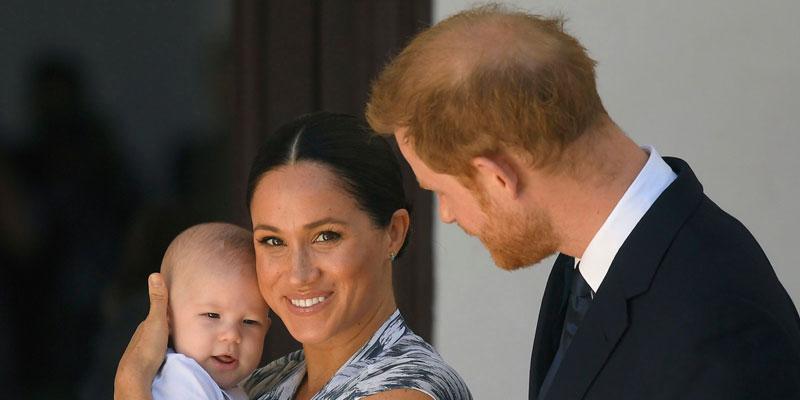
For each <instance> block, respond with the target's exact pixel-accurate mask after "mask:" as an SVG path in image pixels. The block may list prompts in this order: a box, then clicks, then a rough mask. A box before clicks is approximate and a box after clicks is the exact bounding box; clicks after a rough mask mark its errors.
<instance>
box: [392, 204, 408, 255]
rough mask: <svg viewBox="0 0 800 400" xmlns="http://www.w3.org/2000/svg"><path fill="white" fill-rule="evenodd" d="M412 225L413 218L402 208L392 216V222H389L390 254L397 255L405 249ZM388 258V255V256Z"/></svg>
mask: <svg viewBox="0 0 800 400" xmlns="http://www.w3.org/2000/svg"><path fill="white" fill-rule="evenodd" d="M410 224H411V217H410V216H409V215H408V210H406V209H405V208H401V209H399V210H397V211H395V212H394V214H392V220H391V222H389V229H388V235H389V252H391V253H393V254H395V255H396V254H397V253H398V252H399V251H400V248H402V247H403V242H404V241H405V240H406V235H408V227H409V225H410ZM387 257H388V255H387Z"/></svg>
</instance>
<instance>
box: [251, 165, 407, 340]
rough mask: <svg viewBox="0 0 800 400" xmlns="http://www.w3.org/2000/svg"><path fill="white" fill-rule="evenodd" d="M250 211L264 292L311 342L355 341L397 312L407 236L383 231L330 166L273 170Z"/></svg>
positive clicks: (293, 330) (296, 335) (290, 324)
mask: <svg viewBox="0 0 800 400" xmlns="http://www.w3.org/2000/svg"><path fill="white" fill-rule="evenodd" d="M250 213H251V216H252V220H253V240H254V243H255V248H256V265H257V271H258V283H259V288H260V290H261V294H262V295H263V296H264V299H265V300H266V301H267V303H269V305H270V306H271V307H272V309H273V311H275V313H276V314H278V316H279V317H280V318H281V320H283V322H284V323H285V324H286V327H287V328H288V329H289V332H290V333H291V334H292V336H293V337H294V338H295V339H297V340H298V341H300V342H301V343H303V344H304V345H308V344H336V343H339V342H348V341H350V340H354V339H356V338H358V337H359V336H360V335H363V332H362V331H363V330H364V329H365V328H366V327H367V326H369V325H371V323H372V322H374V320H375V319H376V318H385V317H386V316H388V315H383V314H385V313H387V310H388V313H391V312H392V311H393V310H394V309H395V303H394V295H393V293H392V281H391V265H390V264H391V263H390V261H389V253H390V252H391V251H397V249H398V248H399V247H400V243H402V237H401V238H399V242H398V239H397V236H398V234H396V233H393V232H398V231H397V230H396V229H392V228H391V227H390V228H386V229H383V228H379V227H376V226H375V225H374V224H373V222H372V220H371V219H370V218H369V216H368V215H367V214H366V213H365V212H364V211H362V210H361V209H359V208H358V205H357V203H356V201H355V199H354V198H353V197H352V196H351V195H350V194H349V193H347V192H346V191H345V189H343V187H342V184H341V183H340V181H339V179H338V178H337V177H336V176H335V175H334V174H333V173H332V172H331V170H330V169H329V168H327V167H324V166H322V165H321V164H317V163H311V162H300V163H297V164H295V165H288V166H283V167H280V168H278V169H275V170H272V171H270V172H268V173H266V174H265V175H264V176H263V177H262V178H261V180H260V181H259V183H258V185H257V186H256V189H255V191H254V193H253V198H252V201H251V205H250ZM406 221H407V219H406ZM401 231H402V236H404V235H405V227H403V229H402V230H401ZM382 322H383V320H381V321H379V323H382ZM368 333H369V334H371V332H368ZM337 339H338V340H337Z"/></svg>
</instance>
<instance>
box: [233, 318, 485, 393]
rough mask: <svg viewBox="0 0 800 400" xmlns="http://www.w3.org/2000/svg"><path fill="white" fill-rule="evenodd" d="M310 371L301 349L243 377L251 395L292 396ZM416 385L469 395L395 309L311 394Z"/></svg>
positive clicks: (421, 388)
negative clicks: (328, 379)
mask: <svg viewBox="0 0 800 400" xmlns="http://www.w3.org/2000/svg"><path fill="white" fill-rule="evenodd" d="M305 374H306V363H305V357H304V355H303V351H302V350H298V351H296V352H293V353H290V354H289V355H287V356H285V357H283V358H279V359H277V360H275V361H273V362H271V363H270V364H268V365H266V366H265V367H262V368H260V369H257V370H256V371H255V372H253V374H252V375H251V376H250V377H249V378H248V379H247V381H246V382H245V383H244V389H245V391H246V392H247V395H248V397H249V398H250V399H257V400H290V399H292V398H293V397H294V394H295V392H296V391H297V388H298V387H299V386H300V383H301V382H302V381H303V378H304V377H305ZM393 389H414V390H418V391H421V392H423V393H425V394H427V395H429V396H430V397H431V398H432V399H434V400H471V399H472V395H471V394H470V392H469V389H467V385H466V384H465V383H464V380H463V379H461V377H460V376H459V375H458V373H456V371H455V370H454V369H453V368H451V367H450V366H449V365H447V363H445V362H444V360H442V357H441V356H440V355H439V354H438V353H437V352H436V350H434V349H433V347H431V345H429V344H428V343H426V342H425V341H424V340H422V338H420V337H419V336H417V335H415V334H414V333H413V332H411V329H409V328H408V326H406V323H405V321H404V320H403V317H402V316H401V315H400V311H397V310H396V311H395V312H394V313H393V314H392V315H391V316H390V317H389V319H388V320H386V322H384V323H383V325H382V326H381V327H380V328H378V330H377V331H376V332H375V334H374V335H373V336H372V338H371V339H370V340H369V341H368V342H367V343H366V344H365V345H364V346H362V347H361V349H359V350H358V351H357V352H356V353H355V354H353V356H352V357H350V359H349V360H348V361H347V362H346V363H345V364H344V365H342V367H341V368H339V371H337V372H336V374H334V376H333V377H332V378H331V380H330V381H328V383H327V384H326V385H325V386H324V387H323V388H322V390H320V391H319V392H318V393H317V394H316V395H315V396H314V397H313V398H312V400H345V399H347V400H350V399H360V398H362V397H365V396H370V395H373V394H377V393H380V392H384V391H387V390H393Z"/></svg>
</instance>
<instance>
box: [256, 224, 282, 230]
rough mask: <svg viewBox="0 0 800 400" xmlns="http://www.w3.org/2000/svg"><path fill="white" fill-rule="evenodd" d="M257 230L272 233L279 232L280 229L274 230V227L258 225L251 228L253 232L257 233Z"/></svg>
mask: <svg viewBox="0 0 800 400" xmlns="http://www.w3.org/2000/svg"><path fill="white" fill-rule="evenodd" d="M257 230H262V231H273V232H280V231H281V230H280V229H278V228H276V227H274V226H272V225H266V224H258V225H256V226H254V227H253V231H257Z"/></svg>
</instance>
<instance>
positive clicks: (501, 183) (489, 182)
mask: <svg viewBox="0 0 800 400" xmlns="http://www.w3.org/2000/svg"><path fill="white" fill-rule="evenodd" d="M472 166H473V167H475V170H476V171H477V173H476V174H475V179H476V180H478V181H479V182H480V184H482V185H483V186H484V188H485V189H486V190H489V191H492V192H494V191H501V192H502V193H506V194H507V195H509V196H511V198H512V199H516V198H517V197H518V196H519V194H520V191H521V190H522V187H521V185H520V175H519V171H518V170H517V166H516V165H515V164H513V163H512V162H510V161H509V160H507V159H506V158H504V157H502V156H481V157H475V158H473V159H472Z"/></svg>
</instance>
